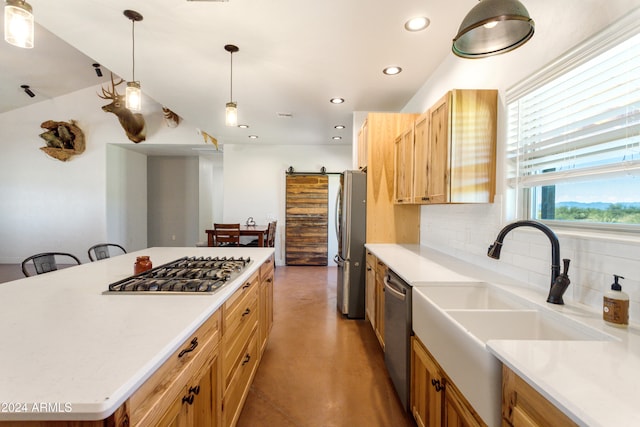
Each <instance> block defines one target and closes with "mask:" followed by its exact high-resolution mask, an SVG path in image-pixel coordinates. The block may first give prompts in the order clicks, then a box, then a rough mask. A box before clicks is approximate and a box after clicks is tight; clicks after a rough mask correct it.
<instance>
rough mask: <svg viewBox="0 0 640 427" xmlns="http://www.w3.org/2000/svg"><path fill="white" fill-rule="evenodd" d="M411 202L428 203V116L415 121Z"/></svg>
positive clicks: (423, 115)
mask: <svg viewBox="0 0 640 427" xmlns="http://www.w3.org/2000/svg"><path fill="white" fill-rule="evenodd" d="M413 147H414V148H413V201H414V203H426V202H428V201H429V193H428V191H427V183H428V182H429V115H428V114H422V115H421V116H419V117H418V118H417V119H416V123H415V127H414V134H413Z"/></svg>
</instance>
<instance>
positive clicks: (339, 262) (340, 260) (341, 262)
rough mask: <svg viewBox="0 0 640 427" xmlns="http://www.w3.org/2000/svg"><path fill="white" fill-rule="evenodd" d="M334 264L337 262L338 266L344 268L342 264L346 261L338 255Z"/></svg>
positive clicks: (334, 259)
mask: <svg viewBox="0 0 640 427" xmlns="http://www.w3.org/2000/svg"><path fill="white" fill-rule="evenodd" d="M333 262H335V263H336V264H338V265H340V266H342V264H344V260H343V259H342V258H340V255H338V254H336V256H334V257H333Z"/></svg>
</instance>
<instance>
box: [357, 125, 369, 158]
mask: <svg viewBox="0 0 640 427" xmlns="http://www.w3.org/2000/svg"><path fill="white" fill-rule="evenodd" d="M367 128H368V126H367V120H365V121H364V123H363V124H362V127H361V128H360V130H359V131H358V169H360V170H363V169H366V168H367V143H368V141H367V138H368V134H367Z"/></svg>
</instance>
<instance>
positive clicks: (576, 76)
mask: <svg viewBox="0 0 640 427" xmlns="http://www.w3.org/2000/svg"><path fill="white" fill-rule="evenodd" d="M637 15H638V13H632V14H629V15H627V17H626V18H625V19H623V20H620V21H619V22H617V23H616V24H615V25H614V26H612V27H611V28H610V29H608V30H605V31H604V32H602V33H600V34H598V35H596V36H594V37H593V38H592V39H590V40H588V41H587V42H586V43H585V44H584V45H582V46H580V47H579V48H578V49H575V50H574V51H573V52H571V53H570V54H568V55H565V56H564V57H563V58H561V59H560V60H558V61H556V62H554V63H553V64H551V65H550V66H548V67H547V68H545V69H543V70H542V71H540V72H539V73H536V74H535V75H534V76H532V77H531V78H529V79H527V80H526V81H524V82H522V83H520V84H518V85H517V86H514V87H513V88H510V89H509V90H508V91H507V112H508V134H507V144H508V145H507V158H508V160H509V163H510V165H511V166H512V169H511V170H510V172H509V183H510V185H512V186H513V187H515V188H517V190H518V191H519V194H521V195H522V197H521V200H522V208H523V212H524V216H526V217H528V218H531V219H537V220H554V221H562V222H563V223H566V224H587V225H590V226H596V225H600V224H625V225H627V226H628V225H632V226H634V227H638V228H639V229H640V227H639V226H640V28H638V26H637V24H636V22H637V20H638V16H637Z"/></svg>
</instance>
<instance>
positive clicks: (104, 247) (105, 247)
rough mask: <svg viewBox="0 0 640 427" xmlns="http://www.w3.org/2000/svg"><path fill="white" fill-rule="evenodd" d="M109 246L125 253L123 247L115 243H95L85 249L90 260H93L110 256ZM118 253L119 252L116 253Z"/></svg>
mask: <svg viewBox="0 0 640 427" xmlns="http://www.w3.org/2000/svg"><path fill="white" fill-rule="evenodd" d="M109 248H114V249H116V251H118V252H122V253H123V254H126V253H127V251H126V250H125V248H123V247H122V246H120V245H118V244H117V243H98V244H97V245H93V246H91V247H90V248H89V250H88V251H87V253H88V254H89V259H90V260H91V262H93V261H99V260H101V259H105V258H111V251H110V249H109ZM118 255H121V254H120V253H118Z"/></svg>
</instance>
